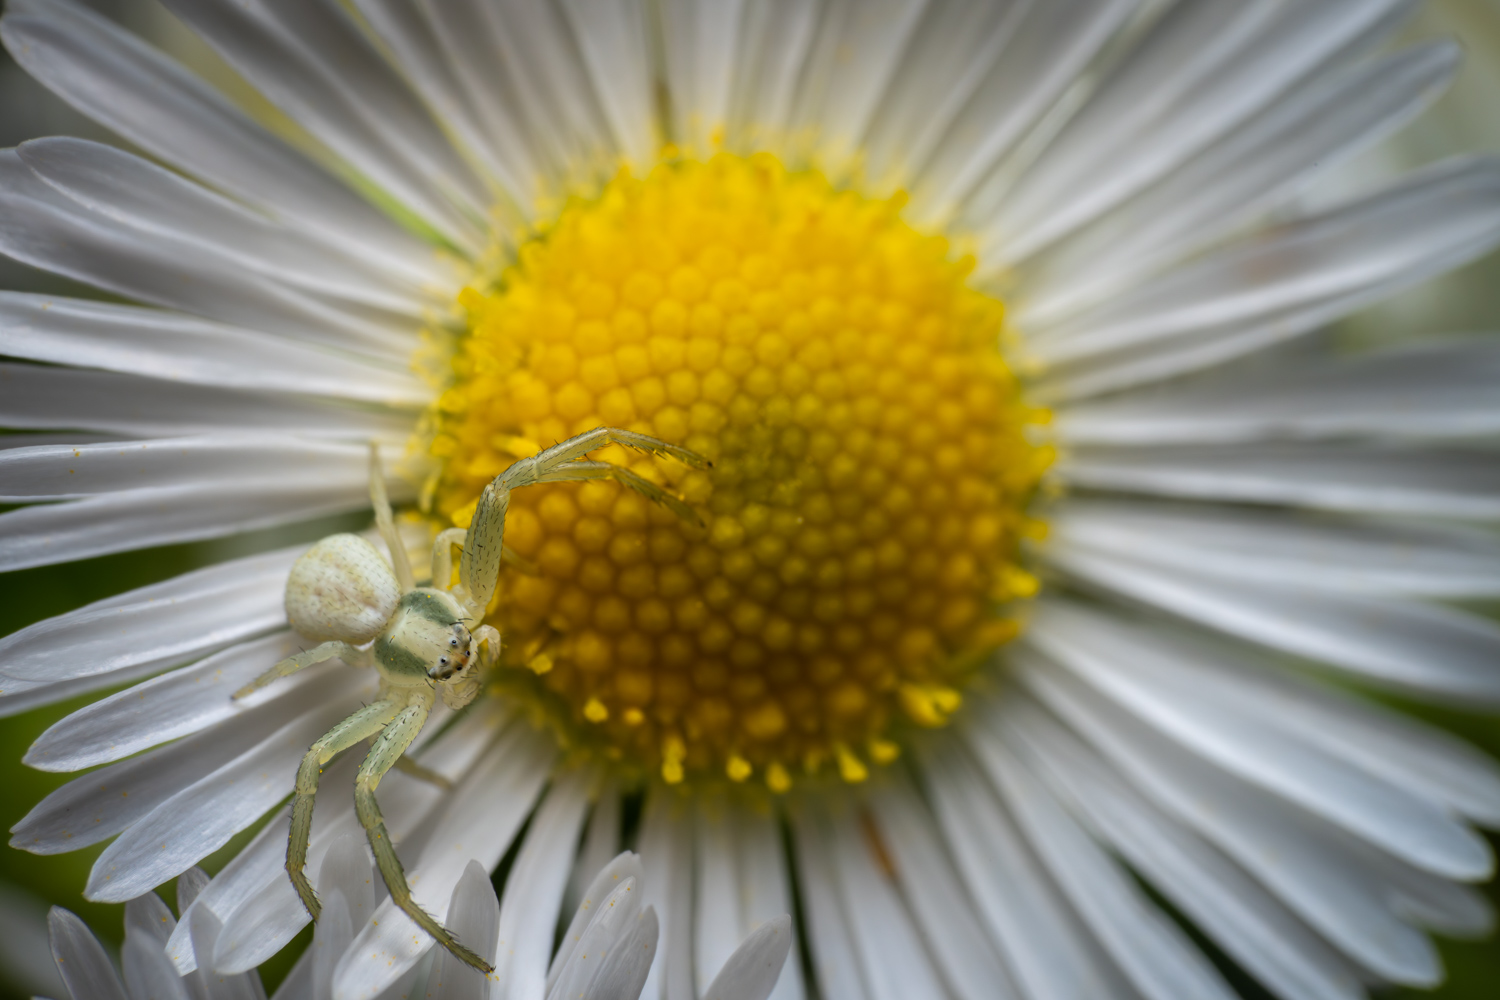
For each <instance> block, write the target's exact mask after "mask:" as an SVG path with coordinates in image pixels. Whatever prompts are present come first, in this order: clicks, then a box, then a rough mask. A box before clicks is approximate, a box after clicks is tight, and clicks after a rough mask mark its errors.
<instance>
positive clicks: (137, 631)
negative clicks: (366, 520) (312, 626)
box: [0, 546, 303, 690]
mask: <svg viewBox="0 0 1500 1000" xmlns="http://www.w3.org/2000/svg"><path fill="white" fill-rule="evenodd" d="M302 551H303V548H302V546H297V547H296V548H291V549H280V550H277V551H274V552H266V553H263V554H261V555H256V556H248V557H246V558H243V559H235V560H231V561H229V562H225V563H221V564H219V565H217V566H210V567H208V568H207V569H201V570H195V571H193V572H191V573H184V574H183V575H181V576H178V577H174V578H172V579H170V580H166V581H163V582H161V583H154V584H151V585H149V586H146V587H140V588H138V589H136V590H132V591H129V592H127V593H124V594H119V595H116V596H115V597H108V598H105V599H104V600H102V601H96V602H94V603H93V604H89V605H86V606H84V607H82V608H79V609H77V610H76V611H69V612H67V613H66V614H62V615H58V616H56V617H54V618H48V619H46V620H44V621H40V622H37V623H36V624H34V625H28V626H27V627H26V628H24V629H21V630H20V631H18V632H12V633H11V634H10V635H8V636H6V637H5V638H4V639H0V671H3V676H5V677H7V678H16V679H17V680H19V681H22V682H25V683H31V684H36V685H45V684H49V683H55V682H56V681H60V680H64V679H68V678H72V677H79V676H89V675H94V674H109V673H113V672H116V671H121V670H125V669H128V668H132V667H138V666H142V665H151V666H153V667H165V666H172V665H175V664H177V663H183V662H187V661H189V660H193V659H195V658H197V657H199V656H202V655H204V654H205V653H209V652H212V651H213V650H215V649H218V648H220V647H222V646H226V645H229V644H231V643H234V642H238V641H240V640H243V639H246V638H249V637H251V636H254V635H259V634H261V633H264V632H269V631H271V630H272V629H274V628H277V627H278V626H281V625H282V624H283V623H284V622H285V621H286V614H285V612H284V611H283V610H282V607H281V604H282V593H283V591H284V590H285V587H286V582H285V581H286V573H287V571H288V570H289V569H290V568H291V565H292V563H293V562H294V561H295V560H296V558H297V557H298V556H299V555H301V554H302ZM7 690H10V688H9V687H8V686H7Z"/></svg>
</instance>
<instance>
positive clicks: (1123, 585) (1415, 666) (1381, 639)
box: [1048, 547, 1500, 704]
mask: <svg viewBox="0 0 1500 1000" xmlns="http://www.w3.org/2000/svg"><path fill="white" fill-rule="evenodd" d="M1048 559H1049V560H1050V561H1051V562H1052V563H1053V564H1055V565H1057V566H1059V567H1062V568H1064V569H1066V570H1067V571H1068V573H1070V574H1071V575H1073V576H1076V577H1078V578H1080V579H1083V580H1085V581H1087V582H1089V583H1092V584H1095V585H1099V586H1103V587H1106V588H1108V589H1110V590H1114V591H1116V592H1118V593H1120V594H1123V595H1126V596H1128V597H1129V598H1131V599H1133V600H1136V601H1144V602H1147V603H1150V604H1155V605H1157V606H1158V607H1162V608H1166V609H1167V610H1169V611H1171V612H1173V613H1175V614H1178V615H1182V616H1183V617H1186V618H1189V619H1192V620H1196V621H1198V622H1201V623H1202V624H1205V625H1207V626H1209V627H1210V628H1215V629H1218V630H1220V631H1223V632H1227V633H1229V634H1231V635H1235V636H1238V637H1240V638H1243V639H1246V640H1248V641H1250V642H1255V643H1259V644H1261V645H1263V646H1269V647H1271V648H1273V649H1280V650H1283V651H1285V652H1288V653H1292V654H1293V655H1296V656H1302V657H1307V658H1309V659H1313V660H1318V661H1321V662H1323V663H1327V664H1330V665H1332V666H1336V667H1340V668H1342V669H1344V670H1349V671H1352V672H1354V673H1356V674H1360V675H1362V676H1365V677H1368V678H1371V679H1373V680H1375V681H1377V682H1380V683H1382V684H1386V685H1390V686H1393V687H1396V688H1399V689H1403V690H1406V691H1409V692H1410V693H1413V694H1427V695H1429V696H1437V697H1439V698H1445V699H1465V700H1470V701H1474V702H1478V703H1484V704H1495V703H1500V669H1497V663H1500V626H1496V625H1495V624H1494V623H1493V622H1491V621H1490V620H1489V619H1487V618H1481V617H1479V616H1477V615H1473V614H1469V613H1467V612H1463V611H1456V610H1453V609H1451V608H1446V607H1440V606H1437V605H1430V604H1419V603H1416V602H1414V601H1407V600H1401V599H1397V598H1387V597H1380V596H1375V595H1368V594H1358V593H1348V594H1346V593H1339V592H1334V591H1321V590H1312V589H1305V590H1299V589H1289V588H1284V587H1275V586H1267V585H1264V584H1259V583H1253V582H1250V581H1246V580H1235V579H1233V578H1232V577H1218V576H1213V575H1210V574H1207V573H1194V572H1186V571H1182V570H1177V569H1173V570H1166V569H1163V568H1161V567H1159V566H1152V565H1150V564H1149V563H1143V562H1135V561H1133V560H1128V559H1122V558H1120V557H1118V556H1100V555H1097V554H1094V553H1090V552H1085V551H1082V550H1067V549H1065V548H1062V547H1058V548H1056V549H1053V550H1052V551H1051V552H1050V553H1049V554H1048Z"/></svg>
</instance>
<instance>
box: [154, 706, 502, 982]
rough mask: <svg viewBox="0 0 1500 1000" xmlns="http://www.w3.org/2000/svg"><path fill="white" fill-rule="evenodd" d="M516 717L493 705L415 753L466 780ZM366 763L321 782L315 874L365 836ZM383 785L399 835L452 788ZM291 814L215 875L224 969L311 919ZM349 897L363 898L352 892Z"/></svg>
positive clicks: (268, 951)
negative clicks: (298, 881)
mask: <svg viewBox="0 0 1500 1000" xmlns="http://www.w3.org/2000/svg"><path fill="white" fill-rule="evenodd" d="M508 718H509V713H508V712H506V711H505V710H503V709H498V708H497V707H496V706H495V705H493V704H490V705H487V706H485V707H484V710H482V711H479V712H473V713H470V714H468V715H466V716H465V717H464V718H463V719H462V720H460V721H459V722H458V724H456V725H455V726H454V727H453V728H452V729H450V730H448V731H446V732H443V733H442V734H441V735H439V736H438V737H437V738H436V739H434V740H433V741H432V744H431V746H430V747H428V748H426V749H423V750H420V751H416V752H414V756H415V757H416V759H417V760H418V761H419V762H420V763H421V764H422V765H423V766H425V767H428V768H431V769H433V770H435V771H437V772H438V773H439V774H442V775H443V776H444V777H446V778H448V779H449V780H450V781H459V780H461V779H463V778H464V776H465V775H466V774H468V772H469V771H470V769H471V768H473V767H474V766H475V764H476V761H477V760H478V759H479V758H480V756H481V754H482V753H483V751H485V750H486V749H487V748H489V747H490V746H491V744H492V743H493V742H494V737H495V734H496V733H500V732H503V731H504V728H505V724H506V720H507V719H508ZM430 728H436V727H430ZM423 736H424V737H425V736H427V732H425V731H424V733H423ZM359 764H360V757H359V755H358V754H347V755H345V756H343V757H341V758H340V759H338V760H336V761H335V762H334V763H333V764H332V765H331V766H330V767H329V768H328V769H327V770H326V771H325V772H324V776H323V784H322V786H321V787H323V788H325V789H328V790H330V791H332V794H321V795H319V796H318V797H317V799H316V800H315V802H314V806H313V836H312V840H311V843H310V844H309V845H308V851H307V865H308V868H307V870H308V871H309V872H316V871H320V870H321V866H322V863H323V859H324V858H325V856H326V852H328V851H330V850H332V849H333V847H334V846H335V845H337V844H338V843H339V840H340V838H342V837H345V836H348V835H353V836H355V837H356V838H358V839H360V840H363V839H364V833H363V831H362V830H360V828H359V826H358V824H357V822H356V821H355V818H354V796H353V795H352V794H350V792H349V789H351V788H352V787H353V783H354V775H355V772H356V771H357V770H358V767H359ZM382 785H383V787H382V789H381V792H380V801H381V804H382V809H383V811H384V813H385V818H386V824H387V829H388V830H389V831H390V832H391V835H392V836H393V837H396V838H398V839H401V838H404V837H406V836H407V835H408V834H411V833H412V832H413V830H414V829H415V828H417V827H418V825H419V824H421V823H422V821H423V820H425V819H426V818H427V817H429V816H432V815H434V814H435V813H437V812H440V811H441V806H442V803H443V802H444V801H445V799H446V798H447V796H449V795H451V794H452V793H451V792H444V791H442V790H440V789H439V788H437V787H436V786H435V785H432V784H430V783H428V782H425V781H422V780H420V779H417V778H407V777H405V776H403V775H399V774H398V775H395V776H392V777H389V778H388V779H387V780H386V781H385V782H383V783H382ZM335 789H337V790H339V791H333V790H335ZM289 815H290V810H289V809H283V810H282V811H281V813H280V814H278V815H277V816H275V817H274V818H272V820H271V821H270V822H269V823H267V824H266V826H265V827H264V828H262V830H261V832H260V833H258V834H256V836H255V838H254V839H253V840H252V841H251V842H250V844H249V845H248V846H247V847H246V848H245V849H244V850H243V851H241V852H240V853H239V854H238V855H237V856H236V857H235V858H234V860H233V861H231V862H230V863H229V864H228V865H226V866H225V868H224V870H223V871H221V872H220V873H219V874H218V875H217V876H216V877H215V878H214V880H213V883H212V884H211V885H210V886H209V887H208V889H207V890H206V891H205V892H204V895H203V898H202V899H201V900H200V901H199V902H198V904H197V905H201V906H207V907H209V908H211V909H212V910H213V911H214V912H215V914H217V915H218V916H219V918H220V920H221V921H222V922H223V925H224V931H223V934H222V935H221V936H220V938H219V940H218V944H217V945H216V951H215V954H214V964H215V967H217V968H220V969H225V970H229V971H241V970H244V969H249V968H253V967H254V966H256V965H259V964H260V963H261V962H263V961H265V960H266V959H267V958H269V957H270V956H271V955H274V954H275V953H276V952H277V951H279V950H281V948H282V947H283V946H285V944H286V943H287V942H288V941H290V940H291V939H292V938H293V937H295V936H296V934H297V932H298V931H299V930H301V929H302V928H303V927H304V926H306V924H307V922H308V915H307V910H306V908H304V907H303V905H302V901H301V900H300V899H299V898H298V897H297V894H296V892H294V891H293V889H292V884H291V882H290V881H288V879H287V877H286V870H285V865H286V845H287V832H288V829H289V826H290V819H289ZM349 898H350V900H351V901H354V902H358V900H355V897H354V896H352V895H351V896H350V897H349ZM361 898H362V897H361ZM351 912H353V911H351ZM363 912H367V911H363ZM362 925H363V924H361V926H362ZM169 951H170V952H171V954H172V957H173V961H174V962H175V963H176V964H177V967H178V969H179V970H181V971H183V972H187V971H190V970H191V969H192V968H193V967H194V966H193V965H192V964H191V963H190V962H189V958H190V952H188V951H187V950H186V949H185V948H184V947H183V946H182V942H181V940H178V939H175V938H174V941H173V943H172V947H171V949H169Z"/></svg>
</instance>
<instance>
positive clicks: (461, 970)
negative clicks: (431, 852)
mask: <svg viewBox="0 0 1500 1000" xmlns="http://www.w3.org/2000/svg"><path fill="white" fill-rule="evenodd" d="M446 926H447V928H448V929H449V930H450V931H452V932H453V935H454V936H455V937H457V938H458V939H459V940H460V941H465V942H468V943H469V944H470V946H471V947H472V948H473V949H474V952H475V954H477V955H478V956H479V957H480V958H482V959H484V961H486V962H490V963H493V962H494V961H495V941H496V938H497V936H498V935H499V933H500V900H498V899H496V898H495V887H494V886H492V885H490V876H489V872H487V871H486V870H485V868H484V866H482V865H481V864H480V863H479V862H477V861H470V862H469V866H468V867H467V868H465V869H464V873H463V875H462V876H461V877H460V878H459V880H458V883H457V884H456V885H454V887H453V897H452V899H451V900H450V901H449V903H448V917H447V921H446ZM489 989H490V984H489V980H488V979H487V978H486V977H485V975H484V973H482V972H480V971H479V970H478V969H476V968H474V967H473V966H470V965H466V964H464V963H463V962H461V961H460V960H459V959H458V958H456V957H455V956H453V955H451V954H449V953H447V952H443V953H442V954H440V955H438V956H437V957H436V958H435V959H433V963H432V973H431V976H430V978H429V979H428V980H427V996H428V997H429V998H431V1000H487V998H488V997H489Z"/></svg>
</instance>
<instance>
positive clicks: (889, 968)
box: [817, 806, 943, 1000]
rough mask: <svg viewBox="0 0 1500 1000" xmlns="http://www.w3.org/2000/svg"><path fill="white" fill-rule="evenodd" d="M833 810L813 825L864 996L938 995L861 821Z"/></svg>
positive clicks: (880, 999) (881, 999)
mask: <svg viewBox="0 0 1500 1000" xmlns="http://www.w3.org/2000/svg"><path fill="white" fill-rule="evenodd" d="M836 809H837V807H836V806H835V807H833V808H830V809H829V810H828V812H827V814H826V815H825V816H822V817H818V820H817V821H818V822H820V824H821V825H822V826H823V833H822V836H823V838H824V847H825V850H826V851H827V854H828V856H829V857H830V858H831V860H832V861H833V865H834V869H833V873H832V874H833V877H834V879H836V880H837V883H838V889H839V896H840V899H841V902H842V903H843V913H844V919H845V921H846V922H847V923H848V926H849V935H850V937H851V938H852V939H853V944H854V950H855V952H856V954H858V956H859V958H860V962H861V965H862V966H863V968H864V982H865V989H866V992H867V993H868V995H869V996H870V997H871V1000H897V998H902V997H937V996H942V995H943V987H942V981H941V979H939V977H938V972H937V969H936V968H935V967H934V964H933V962H932V960H931V958H930V957H929V956H928V954H927V950H926V948H925V947H924V945H923V942H922V935H921V934H919V933H918V932H917V928H916V926H915V925H914V924H913V922H912V919H911V914H910V913H908V912H907V909H906V906H905V904H904V903H903V902H902V900H901V897H900V894H899V893H898V892H897V891H896V887H895V885H894V884H892V879H891V878H890V873H889V872H885V871H882V870H881V868H882V862H881V859H879V858H878V857H876V856H875V855H874V854H873V851H872V848H871V845H870V839H869V837H868V836H866V834H865V833H864V831H863V830H861V829H860V820H859V819H858V818H857V817H855V816H854V815H853V813H852V812H848V811H836Z"/></svg>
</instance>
